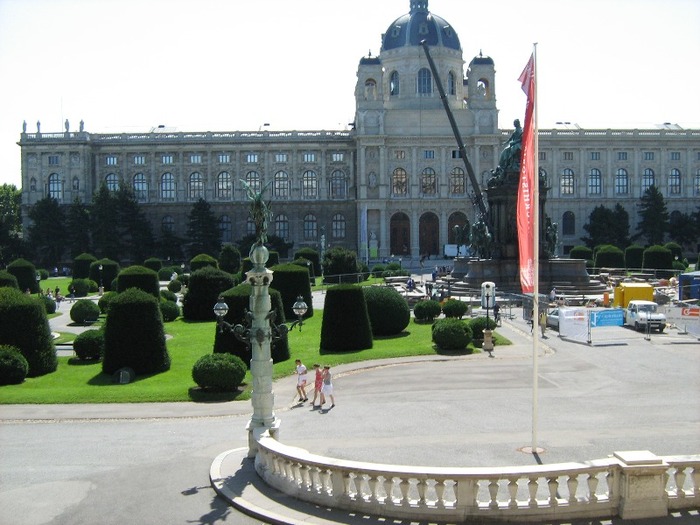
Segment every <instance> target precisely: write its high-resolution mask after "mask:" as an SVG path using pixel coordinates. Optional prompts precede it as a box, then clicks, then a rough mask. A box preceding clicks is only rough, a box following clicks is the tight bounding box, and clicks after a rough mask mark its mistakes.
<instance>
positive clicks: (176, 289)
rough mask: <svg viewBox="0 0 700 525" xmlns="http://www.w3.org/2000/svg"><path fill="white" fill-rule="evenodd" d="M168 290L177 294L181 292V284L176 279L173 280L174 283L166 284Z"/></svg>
mask: <svg viewBox="0 0 700 525" xmlns="http://www.w3.org/2000/svg"><path fill="white" fill-rule="evenodd" d="M168 290H170V291H171V292H173V293H177V292H179V291H180V290H182V283H181V282H180V281H179V280H178V279H175V280H174V281H170V282H169V283H168Z"/></svg>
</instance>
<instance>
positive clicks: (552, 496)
mask: <svg viewBox="0 0 700 525" xmlns="http://www.w3.org/2000/svg"><path fill="white" fill-rule="evenodd" d="M547 486H548V487H549V504H550V505H551V506H552V507H556V506H557V505H558V504H559V501H558V500H557V491H558V490H559V480H558V479H557V477H556V476H550V477H548V478H547Z"/></svg>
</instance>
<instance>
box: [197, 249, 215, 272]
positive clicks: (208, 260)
mask: <svg viewBox="0 0 700 525" xmlns="http://www.w3.org/2000/svg"><path fill="white" fill-rule="evenodd" d="M207 266H211V267H212V268H216V269H218V268H219V261H217V260H216V259H214V257H212V256H211V255H207V254H206V253H200V254H199V255H195V256H194V257H193V258H192V260H191V261H190V271H192V272H196V271H197V270H201V269H202V268H206V267H207Z"/></svg>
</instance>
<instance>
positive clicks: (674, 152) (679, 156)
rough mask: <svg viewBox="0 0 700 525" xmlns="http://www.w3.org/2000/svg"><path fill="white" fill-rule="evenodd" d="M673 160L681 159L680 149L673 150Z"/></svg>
mask: <svg viewBox="0 0 700 525" xmlns="http://www.w3.org/2000/svg"><path fill="white" fill-rule="evenodd" d="M671 160H681V152H680V151H672V152H671Z"/></svg>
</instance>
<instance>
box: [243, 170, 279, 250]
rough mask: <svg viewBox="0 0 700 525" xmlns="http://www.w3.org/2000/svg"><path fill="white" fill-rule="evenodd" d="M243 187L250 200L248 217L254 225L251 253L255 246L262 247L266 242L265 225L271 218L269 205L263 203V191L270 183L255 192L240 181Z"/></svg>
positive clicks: (244, 182) (248, 185)
mask: <svg viewBox="0 0 700 525" xmlns="http://www.w3.org/2000/svg"><path fill="white" fill-rule="evenodd" d="M241 182H242V183H243V187H244V188H245V191H246V193H247V194H248V199H249V200H250V217H251V219H253V222H254V223H255V238H256V240H255V244H254V245H253V246H252V247H251V252H252V251H253V250H254V249H255V247H256V246H263V245H264V244H265V243H266V242H267V225H268V222H269V221H270V219H271V218H272V210H271V209H270V203H269V202H265V199H264V197H263V195H264V193H265V190H266V189H267V188H268V187H269V186H270V183H271V182H272V181H270V182H269V183H268V184H267V185H266V186H265V187H264V188H263V189H262V190H261V191H259V192H257V191H255V190H254V189H253V187H252V186H251V185H250V184H248V183H247V182H246V181H244V180H243V179H241Z"/></svg>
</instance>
